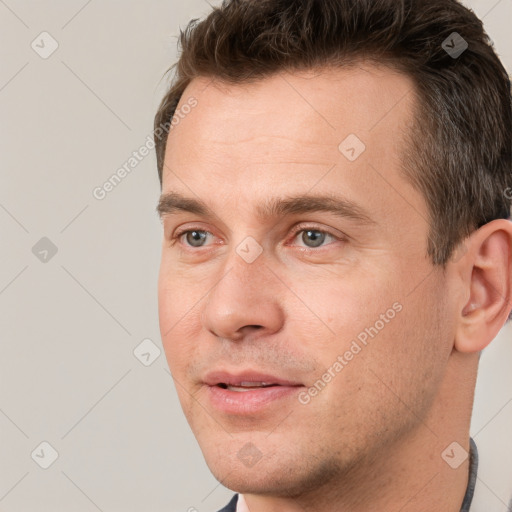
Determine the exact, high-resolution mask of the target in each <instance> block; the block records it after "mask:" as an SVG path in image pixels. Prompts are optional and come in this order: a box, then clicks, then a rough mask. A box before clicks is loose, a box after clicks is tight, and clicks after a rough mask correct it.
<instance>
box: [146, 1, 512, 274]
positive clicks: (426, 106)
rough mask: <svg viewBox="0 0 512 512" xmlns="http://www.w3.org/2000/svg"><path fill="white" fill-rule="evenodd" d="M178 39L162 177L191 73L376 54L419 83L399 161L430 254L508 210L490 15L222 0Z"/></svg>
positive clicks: (237, 74)
mask: <svg viewBox="0 0 512 512" xmlns="http://www.w3.org/2000/svg"><path fill="white" fill-rule="evenodd" d="M179 41H180V47H181V55H180V57H179V60H178V62H177V63H176V64H174V66H172V67H171V68H170V69H169V70H168V71H170V70H172V69H174V68H175V71H176V73H175V76H174V79H173V81H172V83H171V85H170V87H169V90H168V92H167V94H166V95H165V96H164V98H163V100H162V102H161V104H160V106H159V108H158V112H157V113H156V116H155V122H154V128H155V137H154V138H155V145H156V155H157V165H158V174H159V178H160V184H162V172H163V164H164V155H165V147H166V138H165V137H164V138H163V139H162V138H161V133H162V126H167V127H168V128H169V127H170V122H171V120H172V118H173V116H174V114H175V111H176V108H177V105H178V103H179V101H180V98H181V96H182V94H183V92H184V90H185V88H186V87H187V85H188V84H189V83H190V82H191V80H192V79H194V78H196V77H200V76H203V77H212V78H216V79H220V80H223V81H226V82H229V83H244V82H248V81H252V80H257V79H263V78H265V77H268V76H270V75H272V74H273V73H277V72H279V71H285V70H287V71H293V70H308V69H312V68H315V67H321V66H325V65H335V66H343V65H344V64H347V63H350V62H354V61H356V62H357V60H358V59H370V60H374V61H377V62H385V63H387V64H389V66H390V67H394V68H395V69H398V70H399V71H401V72H403V73H404V74H406V75H408V76H409V77H411V78H412V79H413V80H414V83H415V85H416V91H415V93H416V96H417V97H418V98H419V102H418V108H417V111H416V112H415V116H414V128H413V129H412V130H411V133H410V134H406V135H405V136H406V140H407V144H406V147H407V149H406V150H405V151H404V155H403V162H402V163H403V165H402V167H403V172H404V175H405V177H406V178H407V179H408V180H409V181H410V182H411V183H412V185H413V186H415V187H416V188H417V189H418V190H419V191H420V192H421V193H422V194H423V195H424V197H425V199H426V202H427V205H428V209H429V217H430V218H429V229H430V233H429V243H428V254H429V256H430V257H431V258H432V261H433V264H442V265H444V264H445V263H446V262H447V261H448V259H449V258H450V256H451V254H452V253H453V250H454V248H455V247H456V246H457V245H458V244H459V243H460V242H461V241H462V240H463V239H464V238H465V237H466V236H468V235H469V234H470V233H471V232H472V231H473V230H474V229H477V228H479V227H481V226H483V225H484V224H486V223H487V222H490V221H491V220H494V219H498V218H509V217H510V208H511V200H512V157H511V145H512V108H511V89H510V79H509V76H508V74H507V72H506V70H505V68H504V67H503V65H502V63H501V62H500V59H499V58H498V56H497V55H496V53H495V51H494V49H493V47H492V43H491V41H490V39H489V37H488V36H487V34H486V33H485V31H484V29H483V24H482V22H481V21H480V20H479V19H478V18H477V16H476V15H475V14H474V13H473V12H472V11H471V10H469V9H467V8H466V7H464V6H463V5H461V4H460V3H459V2H457V1H456V0H224V1H223V3H222V5H221V6H220V7H218V8H214V9H213V11H212V12H211V13H210V14H209V15H208V17H207V18H205V19H204V20H203V21H201V22H199V23H198V20H196V19H194V20H192V21H191V22H190V23H189V24H188V26H187V27H186V29H185V31H181V30H180V40H179ZM466 45H467V48H465V47H466ZM461 50H462V53H460V51H461ZM459 53H460V54H459ZM156 130H159V133H160V135H157V133H156Z"/></svg>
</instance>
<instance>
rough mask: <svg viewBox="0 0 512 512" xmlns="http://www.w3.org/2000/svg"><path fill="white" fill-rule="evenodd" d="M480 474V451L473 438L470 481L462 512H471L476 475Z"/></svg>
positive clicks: (470, 439) (470, 450)
mask: <svg viewBox="0 0 512 512" xmlns="http://www.w3.org/2000/svg"><path fill="white" fill-rule="evenodd" d="M477 472H478V449H477V447H476V444H475V441H473V438H472V437H470V438H469V480H468V486H467V488H466V494H465V496H464V501H463V502H462V508H461V509H460V512H470V509H471V502H472V501H473V494H474V493H475V484H476V475H477Z"/></svg>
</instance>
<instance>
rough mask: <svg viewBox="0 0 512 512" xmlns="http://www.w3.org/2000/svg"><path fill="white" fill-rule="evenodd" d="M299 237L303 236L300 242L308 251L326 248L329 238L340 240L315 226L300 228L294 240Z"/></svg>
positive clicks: (296, 231) (295, 233)
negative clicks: (326, 241)
mask: <svg viewBox="0 0 512 512" xmlns="http://www.w3.org/2000/svg"><path fill="white" fill-rule="evenodd" d="M299 235H301V237H300V240H301V241H302V242H303V243H304V244H305V247H306V248H308V249H315V248H317V247H322V246H324V245H325V244H324V242H325V240H326V239H328V238H329V237H330V238H332V239H333V240H339V238H337V237H335V236H334V235H332V234H331V233H329V232H328V231H324V230H322V229H318V228H317V227H315V226H309V227H304V226H299V227H298V228H297V229H296V230H295V232H294V235H293V240H295V239H296V238H297V237H298V236H299ZM302 247H304V246H302Z"/></svg>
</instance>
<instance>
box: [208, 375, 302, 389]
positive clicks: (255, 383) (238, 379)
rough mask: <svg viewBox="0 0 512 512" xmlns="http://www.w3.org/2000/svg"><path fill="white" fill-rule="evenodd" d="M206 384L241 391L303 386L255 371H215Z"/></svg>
mask: <svg viewBox="0 0 512 512" xmlns="http://www.w3.org/2000/svg"><path fill="white" fill-rule="evenodd" d="M204 383H205V384H207V385H208V386H219V387H221V388H223V389H230V388H237V389H240V391H244V390H248V389H255V388H267V387H271V386H288V387H293V386H301V385H302V384H301V383H300V382H296V381H292V380H287V379H283V378H281V377H277V376H275V375H270V374H267V373H261V372H255V371H243V372H240V373H231V372H226V371H213V372H210V373H208V374H207V375H206V377H205V379H204Z"/></svg>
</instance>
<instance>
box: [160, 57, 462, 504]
mask: <svg viewBox="0 0 512 512" xmlns="http://www.w3.org/2000/svg"><path fill="white" fill-rule="evenodd" d="M191 97H194V98H196V99H197V106H195V107H194V108H192V109H185V111H186V112H188V111H189V110H190V113H188V114H187V115H186V117H184V119H182V120H181V121H180V122H179V124H177V125H176V126H175V128H173V130H172V131H171V132H170V135H169V138H168V143H167V149H166V156H165V168H164V173H163V191H162V192H163V194H169V193H171V192H172V193H177V194H180V195H182V196H185V197H187V198H189V199H192V200H200V201H202V202H204V203H205V204H206V206H207V207H208V208H209V210H210V211H211V212H210V214H205V213H199V212H196V213H191V212H188V211H185V210H182V209H180V208H175V209H173V210H172V211H173V213H172V214H171V213H168V214H167V213H164V215H163V219H164V221H163V223H164V240H163V246H162V261H161V268H160V276H159V317H160V329H161V334H162V340H163V345H164V348H165V352H166V356H167V361H168V364H169V367H170V369H171V372H172V375H173V377H174V379H175V383H176V388H177V392H178V395H179V398H180V401H181V404H182V407H183V410H184V413H185V415H186V417H187V420H188V422H189V424H190V426H191V428H192V430H193V432H194V434H195V436H196V437H197V440H198V442H199V445H200V447H201V449H202V451H203V454H204V456H205V459H206V462H207V464H208V466H209V467H210V469H211V470H212V472H213V474H214V475H215V476H216V477H217V478H218V479H219V480H221V481H222V483H223V484H224V485H226V486H227V487H229V488H231V489H233V490H236V491H239V492H254V493H262V494H264V493H272V494H279V493H282V494H283V495H287V494H293V493H301V492H304V491H306V490H307V489H308V488H314V487H315V486H318V485H319V483H320V482H323V483H328V482H329V480H330V479H333V478H335V479H339V478H340V475H343V474H346V473H347V472H348V471H349V470H351V468H353V467H357V466H361V465H362V464H363V463H365V462H366V463H369V461H371V460H377V459H378V457H379V456H384V454H385V453H387V452H389V451H390V450H391V449H392V446H393V443H394V442H396V441H397V440H398V439H402V440H403V439H404V436H405V435H406V434H408V433H413V432H414V431H415V429H417V428H420V425H421V423H422V421H423V420H424V419H425V418H426V417H427V414H428V411H429V408H430V406H431V405H432V403H433V401H434V400H435V399H436V394H437V392H438V390H439V386H440V384H441V381H442V379H443V375H444V371H445V367H446V364H447V360H448V358H449V355H450V352H451V349H452V340H453V332H454V326H453V321H452V320H450V319H451V318H453V316H454V315H453V311H451V309H453V306H452V302H451V301H450V290H449V285H448V284H447V283H448V282H447V280H446V278H445V277H444V275H443V273H442V272H441V271H440V270H439V269H437V268H434V267H433V266H432V265H431V262H430V260H429V258H428V257H427V241H428V225H427V220H426V219H428V218H429V214H428V210H427V207H426V203H425V201H424V199H423V197H422V195H421V194H420V193H419V192H418V191H416V190H415V189H413V188H412V187H411V186H410V185H409V184H408V183H407V181H406V180H405V179H404V177H403V176H402V174H401V172H400V165H401V151H402V148H403V141H404V133H406V132H407V131H408V130H410V126H411V125H412V119H413V115H412V107H413V104H414V103H413V102H414V101H415V100H414V93H413V84H412V81H411V80H410V79H409V78H407V77H405V76H403V75H401V74H398V73H396V72H393V71H392V70H390V69H388V68H385V67H376V66H375V65H364V66H363V65H361V68H359V67H354V68H351V69H348V68H347V69H338V70H323V72H322V73H321V74H320V72H317V73H311V72H310V73H301V74H294V75H291V74H288V73H286V74H285V73H282V74H278V75H275V76H273V77H271V78H267V79H265V80H261V81H259V82H255V83H252V84H245V85H236V86H235V85H227V84H221V85H220V86H219V85H218V84H216V83H215V82H212V81H211V80H210V79H207V78H201V79H196V80H194V81H193V82H192V83H191V84H190V85H189V87H188V88H187V90H186V91H185V93H184V95H183V97H182V100H181V102H180V106H181V105H184V104H185V103H187V101H189V99H190V98H191ZM180 106H178V111H179V110H180ZM351 134H353V135H351ZM356 137H357V138H356ZM362 144H364V146H365V148H364V146H363V145H362ZM363 149H364V150H363ZM302 196H312V197H318V196H329V197H331V198H333V199H335V202H336V201H337V202H338V206H339V211H338V212H337V213H336V212H334V211H328V210H325V211H324V209H322V206H323V207H325V206H329V205H330V203H328V202H327V201H326V200H321V201H320V202H317V204H316V205H315V204H313V205H310V208H304V206H307V204H308V203H307V201H304V200H303V201H301V202H296V204H295V207H289V208H284V209H281V210H278V209H276V210H275V211H274V212H272V210H271V209H270V208H268V206H269V205H270V204H273V203H274V202H278V201H283V200H284V201H288V203H286V204H288V206H290V204H292V203H291V202H290V201H292V200H293V199H294V198H296V197H302ZM286 204H285V206H286ZM167 206H168V208H167V210H166V211H168V212H170V210H171V208H170V204H168V205H167ZM265 206H267V208H266V209H265ZM263 213H266V215H261V214H263ZM178 230H179V231H183V230H189V233H188V234H184V235H182V236H180V237H178V238H176V239H175V240H172V237H173V236H174V235H175V234H176V233H178ZM442 297H444V299H441V298H442ZM441 300H442V303H440V301H441ZM249 383H252V385H257V384H258V383H259V384H261V383H266V384H280V385H279V386H277V385H274V386H270V387H257V388H253V389H249V390H245V389H246V388H247V387H248V386H247V385H248V384H249ZM226 384H232V385H238V387H234V388H233V387H230V388H227V389H226ZM240 385H241V386H240ZM240 388H243V389H240ZM423 428H424V427H423Z"/></svg>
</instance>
